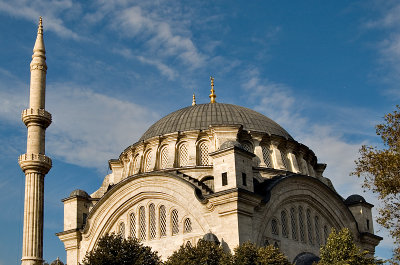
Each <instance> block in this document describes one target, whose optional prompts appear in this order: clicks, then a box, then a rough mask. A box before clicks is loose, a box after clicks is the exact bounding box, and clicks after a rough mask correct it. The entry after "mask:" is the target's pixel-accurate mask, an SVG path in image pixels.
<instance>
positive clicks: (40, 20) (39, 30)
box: [38, 17, 43, 34]
mask: <svg viewBox="0 0 400 265" xmlns="http://www.w3.org/2000/svg"><path fill="white" fill-rule="evenodd" d="M38 34H43V19H42V17H39V26H38Z"/></svg>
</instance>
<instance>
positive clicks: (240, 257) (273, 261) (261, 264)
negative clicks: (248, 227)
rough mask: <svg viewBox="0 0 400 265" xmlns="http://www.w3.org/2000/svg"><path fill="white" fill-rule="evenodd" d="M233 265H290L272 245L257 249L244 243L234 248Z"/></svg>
mask: <svg viewBox="0 0 400 265" xmlns="http://www.w3.org/2000/svg"><path fill="white" fill-rule="evenodd" d="M232 264H233V265H267V264H270V265H290V264H291V263H290V262H289V261H288V260H287V259H286V257H285V255H284V254H282V253H281V252H280V251H279V249H277V248H275V247H274V246H272V245H269V246H266V247H257V246H256V245H255V244H254V243H251V242H245V243H243V244H242V245H240V246H238V247H237V248H235V255H234V256H233V262H232Z"/></svg>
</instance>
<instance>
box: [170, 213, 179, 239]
mask: <svg viewBox="0 0 400 265" xmlns="http://www.w3.org/2000/svg"><path fill="white" fill-rule="evenodd" d="M171 226H172V227H171V228H172V229H171V230H172V235H177V234H178V233H179V222H178V211H177V210H175V209H174V210H172V212H171Z"/></svg>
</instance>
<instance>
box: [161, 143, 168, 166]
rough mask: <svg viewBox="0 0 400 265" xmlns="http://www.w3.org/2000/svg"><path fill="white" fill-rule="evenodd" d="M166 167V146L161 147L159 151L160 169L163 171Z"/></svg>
mask: <svg viewBox="0 0 400 265" xmlns="http://www.w3.org/2000/svg"><path fill="white" fill-rule="evenodd" d="M167 166H168V146H163V147H162V148H161V151H160V168H161V169H165V168H167Z"/></svg>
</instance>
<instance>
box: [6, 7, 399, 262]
mask: <svg viewBox="0 0 400 265" xmlns="http://www.w3.org/2000/svg"><path fill="white" fill-rule="evenodd" d="M398 14H400V3H399V2H398V1H190V2H189V1H164V0H158V1H127V0H93V1H74V0H54V1H43V0H42V1H39V0H30V1H25V0H13V1H11V0H10V1H4V0H0V32H1V37H0V58H1V60H0V146H1V147H0V168H1V174H0V209H1V211H0V227H3V229H2V233H1V236H0V265H4V264H20V257H21V245H22V217H23V196H24V174H23V173H22V171H21V170H20V168H19V166H18V164H17V157H18V155H19V154H22V153H25V150H26V149H25V148H26V146H25V145H26V128H25V126H24V124H23V123H22V122H21V120H20V113H21V111H22V110H23V109H25V108H27V107H28V89H29V75H30V73H29V63H30V60H31V55H32V49H33V45H34V42H35V38H36V30H37V22H38V17H39V16H43V21H44V22H43V23H44V34H45V44H46V52H47V54H46V55H47V64H48V67H49V69H48V72H47V102H46V109H47V110H48V111H49V112H51V113H52V114H53V124H52V125H51V126H50V127H49V128H48V130H47V135H46V136H47V139H46V140H47V143H46V148H47V150H46V153H47V155H48V156H50V157H51V158H52V159H53V168H52V169H51V171H50V173H49V174H48V175H47V176H46V179H45V225H44V258H45V259H46V260H49V261H51V260H54V259H55V258H56V257H57V256H60V258H61V259H62V260H63V261H65V252H64V247H63V244H62V243H61V242H60V241H59V239H58V238H57V237H56V236H55V235H54V233H56V232H60V231H62V229H63V205H62V203H61V201H60V200H61V199H62V198H65V197H67V196H68V195H69V193H70V192H71V191H72V190H74V189H77V188H80V189H84V190H86V191H87V192H89V193H91V192H93V191H94V190H96V189H97V188H98V187H99V185H100V184H101V181H102V178H103V177H104V176H105V175H106V174H107V172H108V163H107V161H108V160H109V159H111V158H117V157H118V156H119V154H120V153H121V152H122V151H123V150H124V149H125V148H126V147H127V146H129V145H130V144H132V143H134V142H136V141H137V140H138V139H139V137H140V136H141V134H142V133H143V132H144V131H145V130H146V129H147V128H148V127H149V126H150V125H151V124H152V123H154V122H155V121H156V120H158V119H159V118H161V117H162V116H165V115H166V114H168V113H170V112H172V111H174V110H177V109H179V108H182V107H185V106H188V105H190V104H191V100H192V93H193V92H195V93H196V99H197V102H198V103H206V102H208V101H209V98H208V95H209V90H210V86H209V77H210V75H213V76H214V77H215V90H216V94H217V101H219V102H224V103H232V104H237V105H241V106H245V107H249V108H252V109H255V110H257V111H259V112H261V113H263V114H265V115H267V116H268V117H270V118H272V119H274V120H275V121H277V122H278V123H280V124H281V125H282V126H283V127H284V128H285V129H286V130H287V131H288V132H289V133H290V134H291V135H292V136H293V137H294V138H295V139H296V140H297V141H299V142H302V143H304V144H306V145H307V146H309V147H310V148H311V149H312V150H313V151H314V152H315V153H316V155H317V156H318V159H319V161H320V162H322V163H327V164H328V167H327V170H326V171H325V176H326V177H329V178H330V179H331V180H332V182H333V184H334V185H335V187H336V188H337V190H338V191H339V193H340V194H341V195H342V196H344V197H347V196H348V195H351V194H353V193H362V188H361V181H360V180H358V179H357V178H355V177H353V176H349V173H350V172H351V171H352V170H353V169H354V162H353V161H354V160H355V159H356V158H357V152H358V149H359V147H360V146H361V145H362V144H369V145H373V146H375V145H379V144H380V143H379V138H378V137H376V136H375V129H374V125H375V124H377V123H379V122H381V121H382V117H383V115H384V114H385V113H388V112H390V111H392V110H394V107H395V105H396V104H398V102H399V99H400V89H399V88H398V83H399V81H400V16H399V15H398ZM363 195H364V196H365V197H366V198H367V200H368V201H370V202H372V203H374V204H375V205H376V207H375V208H377V206H378V202H377V200H376V198H375V197H374V196H373V195H372V194H369V193H366V194H363ZM375 210H376V209H375ZM375 214H376V211H375ZM375 229H379V228H378V227H377V226H375ZM378 234H379V235H381V236H383V237H384V238H385V239H384V241H383V242H382V243H381V245H380V246H379V247H378V248H377V255H378V256H380V257H385V258H388V257H390V256H391V246H392V241H391V240H390V239H389V238H388V236H387V232H386V231H384V230H381V231H380V232H378Z"/></svg>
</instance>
